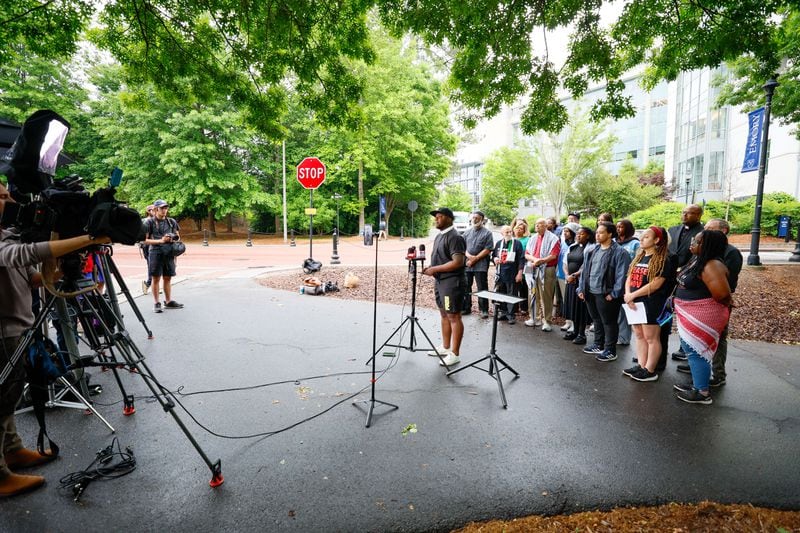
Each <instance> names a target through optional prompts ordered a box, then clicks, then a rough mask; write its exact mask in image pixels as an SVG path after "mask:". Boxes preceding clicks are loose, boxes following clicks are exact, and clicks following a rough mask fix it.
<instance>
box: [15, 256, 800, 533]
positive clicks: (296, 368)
mask: <svg viewBox="0 0 800 533" xmlns="http://www.w3.org/2000/svg"><path fill="white" fill-rule="evenodd" d="M218 248H219V249H220V250H223V248H222V247H218ZM387 248H388V246H387ZM216 249H217V247H215V248H214V250H216ZM258 251H259V250H258V248H256V250H254V252H258ZM196 253H199V252H195V250H194V249H190V254H189V255H188V256H187V258H188V257H192V256H193V255H195V254H196ZM208 253H217V252H215V251H212V250H209V252H208ZM275 256H276V254H272V256H271V257H275ZM222 257H228V260H229V261H230V265H236V264H239V263H238V262H237V261H236V259H237V257H238V256H237V255H235V254H230V255H226V254H222ZM118 260H119V261H118V262H119V263H127V261H128V259H126V258H125V257H124V254H119V256H118ZM248 261H251V262H252V264H253V266H261V267H264V268H266V266H268V265H269V264H273V263H276V262H277V261H275V262H271V263H266V262H264V260H263V259H262V260H256V259H255V258H248ZM187 263H188V261H187ZM186 268H187V269H188V267H186ZM198 268H199V267H198ZM247 270H248V269H247V267H245V268H243V269H241V270H239V272H246V271H247ZM253 270H257V269H253ZM196 272H199V274H197V275H196V276H193V277H192V278H191V279H188V280H186V281H184V282H183V283H182V285H181V287H180V295H181V301H183V302H184V303H185V304H186V308H185V309H183V310H180V311H168V312H165V313H162V314H160V315H154V314H152V313H146V315H145V318H146V320H147V322H148V324H149V325H150V327H151V328H152V329H153V331H154V332H155V339H153V340H150V341H148V340H146V339H145V335H144V331H143V328H142V327H141V326H140V324H138V323H137V322H136V321H135V319H134V318H133V316H132V315H131V313H130V312H127V313H126V321H127V322H128V327H129V329H130V332H131V335H132V338H133V340H134V341H135V342H136V343H137V345H138V346H139V347H140V348H141V350H142V352H143V353H144V355H145V356H146V358H147V359H146V362H147V364H148V366H149V367H150V368H151V370H152V371H153V372H154V375H155V377H156V378H157V379H159V380H160V381H161V382H162V383H163V384H164V385H165V386H166V387H169V388H170V389H172V390H177V389H178V388H179V387H184V388H183V389H182V392H183V393H184V394H186V393H190V392H196V391H203V390H209V389H232V388H241V387H248V386H249V387H252V388H249V389H244V390H238V391H235V392H224V393H218V394H208V395H197V396H182V397H181V401H182V403H183V405H184V406H185V407H186V408H187V409H189V410H190V411H191V412H192V414H193V415H194V416H196V417H197V420H198V421H200V422H201V423H202V424H204V425H206V426H207V427H208V428H209V429H211V430H213V431H215V432H218V433H220V434H225V435H228V436H244V435H251V434H258V433H263V432H273V434H272V436H269V437H266V436H265V437H261V438H245V439H226V438H221V437H215V436H212V435H210V434H208V433H206V432H205V431H203V430H201V429H200V428H198V427H197V426H196V425H195V424H194V423H191V422H190V421H189V420H188V417H187V416H185V414H184V413H181V414H180V416H181V417H182V418H183V419H184V420H186V421H187V423H188V424H189V427H190V428H191V431H192V433H193V434H194V435H195V437H196V438H197V440H198V442H199V443H200V445H201V446H202V447H203V449H204V450H205V452H206V453H207V454H208V456H209V457H210V458H211V459H212V460H215V459H216V458H220V459H221V460H222V465H223V474H224V475H225V478H226V481H225V484H224V485H223V486H221V487H220V488H218V489H211V488H209V487H208V484H207V481H208V479H209V477H210V475H209V471H208V469H207V468H206V466H205V464H204V463H203V462H202V460H201V459H200V457H199V456H198V454H197V453H195V451H194V449H193V448H192V447H191V445H190V444H189V442H188V441H187V439H186V437H185V436H184V435H183V434H182V433H181V431H180V430H179V428H178V426H177V425H176V424H175V423H174V422H173V421H172V419H171V418H170V417H169V416H168V415H167V414H165V413H164V412H163V411H162V409H161V408H160V406H159V405H158V404H156V403H153V402H148V401H147V399H146V396H147V395H148V394H149V392H148V390H147V389H146V387H145V386H144V381H143V379H141V377H140V376H136V375H132V374H127V373H125V374H124V375H121V379H122V381H123V383H124V385H125V387H126V388H127V390H128V392H129V393H130V394H135V395H136V396H137V398H138V399H137V402H136V405H137V412H136V414H135V415H133V416H131V417H124V416H122V413H121V405H120V404H119V403H118V401H119V398H120V394H119V392H118V390H116V387H115V385H114V382H113V379H112V376H111V375H110V374H109V373H102V374H101V373H99V372H95V375H94V376H93V378H92V382H93V383H100V384H102V385H103V387H104V392H103V393H102V394H101V395H100V396H98V397H96V401H97V405H98V408H99V409H100V410H101V412H103V414H104V415H106V416H107V417H108V418H109V420H110V421H111V423H112V424H114V425H115V426H116V428H117V437H118V438H119V439H120V441H121V443H122V444H123V446H128V445H130V446H132V447H133V449H134V450H135V453H136V457H137V462H138V466H137V469H136V470H135V471H134V472H133V473H132V474H130V475H129V476H127V477H124V478H121V479H117V480H111V481H102V482H96V483H94V484H92V485H90V486H89V487H88V489H87V491H86V493H85V494H84V496H83V499H82V502H81V504H76V503H74V502H73V501H72V498H71V495H70V494H68V493H64V492H62V491H59V489H58V479H59V478H60V477H61V476H64V475H66V474H67V473H70V472H73V471H76V470H79V469H82V468H84V467H85V466H86V465H88V464H89V463H90V462H91V460H92V458H93V457H94V453H95V451H97V450H99V449H101V448H103V447H105V446H106V445H108V444H109V443H110V442H111V439H112V435H111V434H110V433H109V432H108V431H107V429H106V428H104V427H103V426H102V425H101V424H100V423H99V422H98V420H96V419H95V418H93V417H90V416H86V415H84V414H82V413H81V412H80V411H75V410H68V409H63V408H59V409H53V410H51V411H50V412H49V413H48V415H49V416H48V429H49V432H50V435H51V436H52V437H53V438H54V439H55V440H56V441H57V442H58V443H59V444H60V445H61V446H62V458H60V459H59V460H58V461H56V462H54V463H52V464H49V465H47V466H45V467H44V468H43V469H42V472H43V473H44V474H45V475H46V476H47V478H48V485H47V486H46V488H45V489H43V490H40V491H37V492H34V493H32V494H30V495H27V496H23V497H19V498H15V499H12V500H8V501H4V502H3V503H2V507H0V529H2V530H4V531H43V530H48V531H78V530H80V531H104V532H105V531H120V530H123V531H178V532H181V531H192V532H194V531H206V530H222V531H277V530H280V531H284V530H287V531H303V532H308V531H446V530H449V529H451V528H454V527H457V526H459V525H463V524H465V523H466V522H468V521H470V520H484V519H488V518H493V517H498V518H509V517H514V516H522V515H527V514H532V513H560V512H573V511H578V510H584V509H593V508H597V507H602V508H608V507H612V506H617V505H632V504H633V505H635V504H656V503H663V502H666V501H699V500H703V499H712V500H718V501H722V502H751V503H753V504H756V505H768V506H778V507H783V508H794V509H798V508H800V482H799V481H798V480H800V461H798V460H797V458H798V457H800V394H798V386H800V363H798V357H797V356H798V353H797V347H796V346H780V345H768V344H761V343H752V342H733V343H731V350H730V355H729V373H730V377H729V383H728V385H727V386H725V387H724V388H723V389H722V390H720V391H719V392H718V393H717V394H716V395H715V403H714V405H712V406H691V405H687V404H683V403H682V402H679V401H677V400H676V399H674V397H673V395H672V390H671V387H672V383H673V381H675V380H678V379H681V378H683V377H684V376H683V375H681V374H677V373H676V372H675V370H674V365H670V368H669V369H668V371H667V372H666V374H665V375H664V376H663V379H661V380H659V381H658V382H655V383H643V384H642V383H635V382H633V381H631V380H629V379H627V378H625V377H623V376H622V375H621V373H620V371H621V369H622V368H625V367H626V366H629V364H630V358H629V357H630V349H629V348H623V349H621V351H620V353H621V357H620V359H619V360H617V361H615V362H612V363H606V364H602V363H598V362H596V361H595V360H594V359H593V358H591V357H590V356H587V355H584V354H582V353H581V352H580V351H578V350H577V349H575V347H574V346H573V345H571V344H569V343H566V342H565V341H563V340H561V339H560V336H559V335H558V334H557V333H556V332H552V333H549V334H548V333H543V332H541V331H534V330H532V329H531V328H525V327H524V326H522V325H521V324H517V325H515V326H508V325H507V324H501V329H500V335H499V340H498V344H497V349H498V353H499V354H500V355H501V356H502V357H503V358H504V359H505V360H506V361H507V362H508V363H509V364H510V365H512V366H513V367H514V369H515V370H517V371H518V372H519V374H520V377H519V378H518V379H516V380H511V379H509V378H510V377H511V376H510V374H508V373H507V372H504V373H503V376H504V378H505V380H506V392H507V395H508V402H509V408H508V409H507V410H505V409H502V408H501V406H500V402H499V397H498V392H497V387H496V384H495V382H494V381H493V380H492V379H491V378H490V377H489V376H488V375H487V374H486V373H483V372H480V371H478V370H475V369H467V370H465V371H463V372H460V373H458V374H456V375H454V376H452V377H450V378H448V377H446V376H445V375H444V374H443V372H442V370H441V368H440V367H439V365H438V364H437V361H436V360H435V359H434V358H431V357H428V356H426V355H424V354H423V353H411V352H408V351H405V350H399V353H398V357H396V358H389V357H384V356H382V355H381V356H379V357H378V361H377V362H378V365H379V369H385V368H387V365H390V363H394V365H393V366H391V368H389V370H388V371H387V372H386V373H385V374H384V375H382V376H381V377H380V379H379V380H378V382H377V385H376V398H377V399H378V400H380V401H386V402H391V403H394V404H396V405H398V406H399V409H398V410H396V411H391V412H387V411H386V409H384V408H383V407H382V406H380V405H378V407H377V409H376V416H375V418H374V420H373V425H372V427H370V428H368V429H367V428H365V427H364V422H365V416H364V412H363V411H362V410H361V409H359V408H357V407H354V406H353V405H351V401H350V399H349V397H350V395H352V394H354V393H357V392H358V391H360V390H363V389H364V388H365V387H368V386H369V383H370V381H369V375H368V374H364V373H363V372H364V370H365V368H367V367H365V365H364V362H365V361H366V360H367V358H368V357H369V355H370V354H371V349H372V348H371V346H372V323H373V309H372V306H371V305H370V304H369V303H365V302H355V301H342V300H336V299H326V298H325V297H309V296H304V295H300V294H294V293H291V292H282V291H276V290H272V289H267V288H264V287H262V286H260V285H258V284H257V283H256V282H255V281H254V280H252V279H248V278H246V277H239V278H237V277H231V278H227V279H211V274H212V271H210V270H208V271H201V270H197V271H196ZM223 272H224V269H223ZM393 289H394V290H403V287H397V288H393ZM144 300H145V299H144V298H143V297H140V298H139V301H144ZM409 300H410V297H409ZM408 312H409V310H408V309H407V308H405V309H404V308H401V307H398V306H391V305H379V306H378V309H377V315H376V316H377V339H378V342H381V341H382V340H383V339H384V338H385V337H386V336H388V335H389V334H390V333H391V331H392V330H393V329H394V328H395V327H396V326H397V325H398V324H399V323H400V322H401V321H402V320H403V317H404V316H405V314H406V313H408ZM419 316H420V319H421V323H422V326H423V328H424V329H425V331H427V332H429V333H431V334H432V335H436V332H437V331H438V318H437V316H436V314H435V313H433V312H431V311H429V310H420V311H419ZM465 320H466V323H467V332H466V335H465V341H464V350H463V354H464V358H465V359H467V360H472V359H474V358H477V357H480V356H482V355H483V354H485V353H486V352H487V350H488V348H489V343H490V337H491V329H490V323H489V322H488V321H483V320H481V319H480V318H478V317H474V316H473V317H468V318H467V319H465ZM407 341H408V337H407V334H406V338H405V342H407ZM312 376H327V377H322V378H319V379H312V378H311V377H312ZM277 382H282V384H279V385H277V384H276V385H272V386H262V387H258V388H256V386H258V385H263V384H267V383H277ZM358 397H359V398H362V399H368V398H369V395H368V394H367V393H365V392H362V393H361V394H360V395H358ZM340 401H341V402H343V403H342V404H341V405H339V406H338V407H334V408H333V409H332V410H331V411H330V412H328V413H326V414H323V415H322V416H319V417H318V418H314V419H313V420H310V421H308V422H306V423H303V424H301V425H299V426H297V427H294V428H293V429H288V430H286V431H281V430H282V429H283V428H287V427H289V426H290V425H291V424H294V423H296V422H298V421H300V420H303V419H306V418H310V417H312V416H314V415H316V414H318V413H320V412H322V411H323V410H325V409H327V408H329V407H332V406H334V404H336V403H337V402H340ZM18 418H19V422H18V424H19V426H20V429H21V432H22V434H23V435H25V436H26V437H27V438H28V442H31V441H30V439H31V438H32V436H33V435H35V429H36V423H35V420H34V419H33V417H32V416H30V415H23V416H20V417H18ZM409 424H416V427H417V429H418V432H417V433H409V434H406V435H405V436H404V435H403V429H404V428H406V427H407V426H408V425H409Z"/></svg>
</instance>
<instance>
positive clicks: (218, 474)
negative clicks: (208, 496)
mask: <svg viewBox="0 0 800 533" xmlns="http://www.w3.org/2000/svg"><path fill="white" fill-rule="evenodd" d="M211 473H212V476H211V481H209V482H208V484H209V485H210V486H211V488H213V489H215V488H217V487H219V486H220V485H222V484H223V483H225V478H224V477H222V464H221V463H220V461H219V460H217V462H216V463H214V467H213V468H212V469H211Z"/></svg>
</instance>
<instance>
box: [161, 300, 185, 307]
mask: <svg viewBox="0 0 800 533" xmlns="http://www.w3.org/2000/svg"><path fill="white" fill-rule="evenodd" d="M164 309H183V304H179V303H178V302H176V301H175V300H171V301H169V302H164Z"/></svg>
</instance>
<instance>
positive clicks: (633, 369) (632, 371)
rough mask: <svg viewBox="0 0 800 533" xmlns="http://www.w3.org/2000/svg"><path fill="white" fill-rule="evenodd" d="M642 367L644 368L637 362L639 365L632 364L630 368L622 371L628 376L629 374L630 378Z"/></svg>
mask: <svg viewBox="0 0 800 533" xmlns="http://www.w3.org/2000/svg"><path fill="white" fill-rule="evenodd" d="M641 369H642V367H640V366H639V365H638V364H637V365H634V366H632V367H630V368H626V369H625V370H623V371H622V373H623V374H625V375H626V376H628V377H629V378H631V377H633V375H634V374H635V373H637V372H638V371H639V370H641Z"/></svg>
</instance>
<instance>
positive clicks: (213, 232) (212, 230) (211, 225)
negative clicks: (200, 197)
mask: <svg viewBox="0 0 800 533" xmlns="http://www.w3.org/2000/svg"><path fill="white" fill-rule="evenodd" d="M206 208H207V209H208V218H207V219H206V223H207V224H208V235H209V237H216V236H217V226H216V222H215V221H214V209H213V208H212V207H211V201H210V200H209V201H208V202H206Z"/></svg>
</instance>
